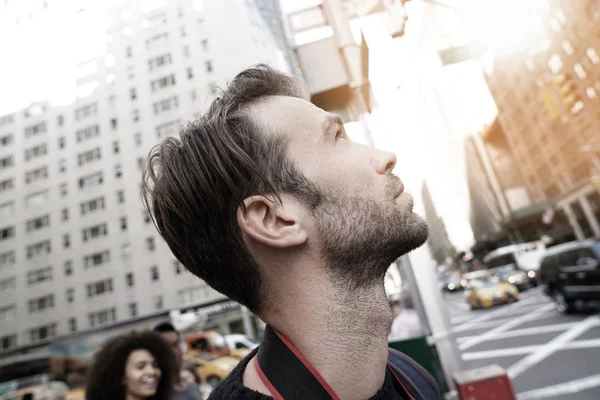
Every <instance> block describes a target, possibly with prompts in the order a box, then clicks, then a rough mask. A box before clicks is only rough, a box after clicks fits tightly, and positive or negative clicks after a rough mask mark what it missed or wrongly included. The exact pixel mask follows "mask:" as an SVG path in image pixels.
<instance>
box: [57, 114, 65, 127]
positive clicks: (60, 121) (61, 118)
mask: <svg viewBox="0 0 600 400" xmlns="http://www.w3.org/2000/svg"><path fill="white" fill-rule="evenodd" d="M56 123H57V124H58V126H63V125H64V124H65V116H64V115H59V116H58V117H57V118H56Z"/></svg>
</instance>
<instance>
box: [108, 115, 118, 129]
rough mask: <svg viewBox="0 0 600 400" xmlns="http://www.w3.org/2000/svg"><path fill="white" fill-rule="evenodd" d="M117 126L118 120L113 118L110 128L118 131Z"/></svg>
mask: <svg viewBox="0 0 600 400" xmlns="http://www.w3.org/2000/svg"><path fill="white" fill-rule="evenodd" d="M117 125H118V122H117V119H116V118H111V120H110V127H111V129H112V130H115V129H117Z"/></svg>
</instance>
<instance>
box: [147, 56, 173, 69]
mask: <svg viewBox="0 0 600 400" xmlns="http://www.w3.org/2000/svg"><path fill="white" fill-rule="evenodd" d="M172 62H173V60H172V59H171V54H163V55H162V56H158V57H154V58H152V59H150V60H148V70H150V71H153V70H155V69H157V68H160V67H164V66H165V65H169V64H172Z"/></svg>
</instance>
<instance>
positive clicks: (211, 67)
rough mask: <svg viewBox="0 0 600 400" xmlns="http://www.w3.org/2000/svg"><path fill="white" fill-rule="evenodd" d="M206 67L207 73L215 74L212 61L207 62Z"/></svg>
mask: <svg viewBox="0 0 600 400" xmlns="http://www.w3.org/2000/svg"><path fill="white" fill-rule="evenodd" d="M204 66H205V67H206V73H208V74H210V73H211V72H213V65H212V61H205V62H204Z"/></svg>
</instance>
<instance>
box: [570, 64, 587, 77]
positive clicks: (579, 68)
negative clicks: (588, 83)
mask: <svg viewBox="0 0 600 400" xmlns="http://www.w3.org/2000/svg"><path fill="white" fill-rule="evenodd" d="M573 70H574V71H575V73H576V74H577V76H578V77H579V79H585V78H587V74H586V73H585V69H583V67H582V66H581V64H579V63H575V64H574V65H573Z"/></svg>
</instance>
